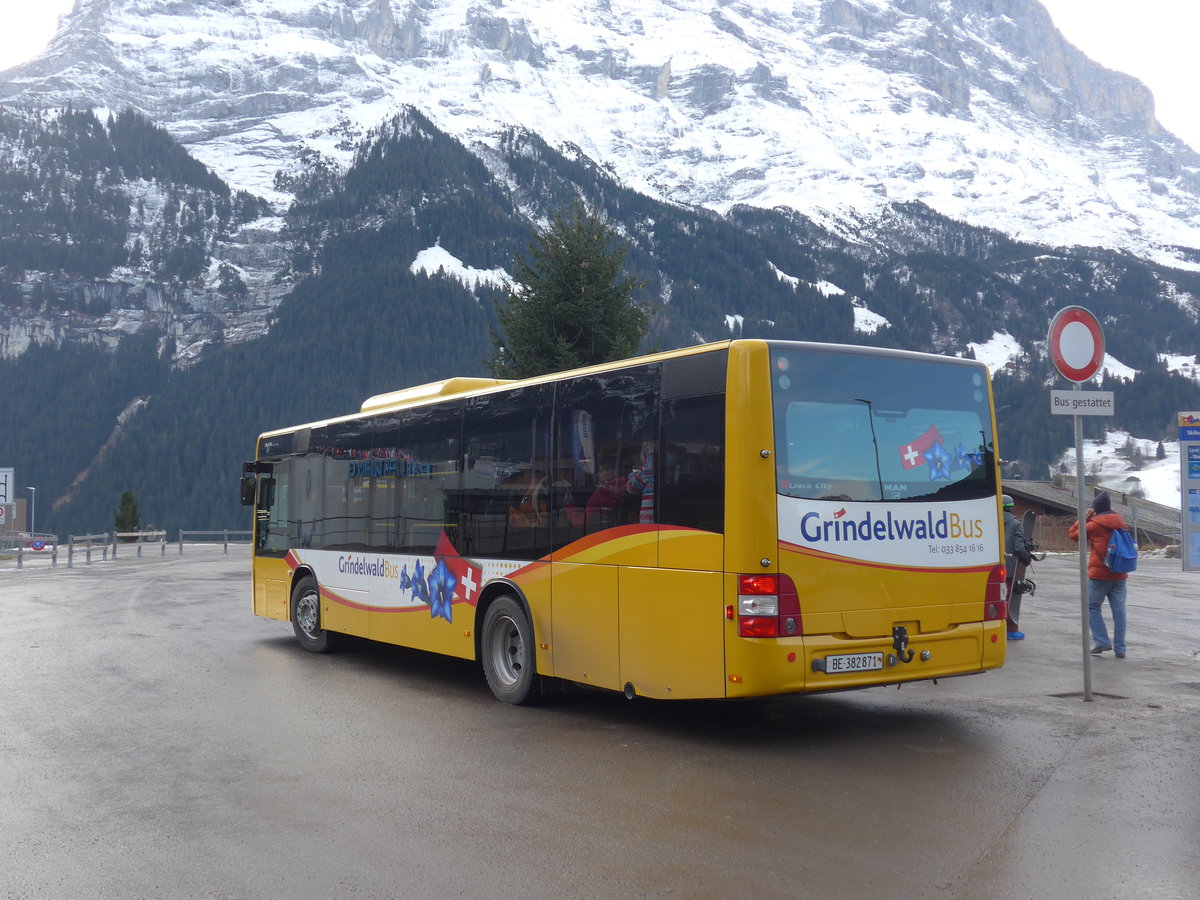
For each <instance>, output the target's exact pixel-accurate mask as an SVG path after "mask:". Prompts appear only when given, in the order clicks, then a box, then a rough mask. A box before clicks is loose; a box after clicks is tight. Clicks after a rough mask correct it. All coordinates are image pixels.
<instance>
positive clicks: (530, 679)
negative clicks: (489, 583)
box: [479, 595, 538, 706]
mask: <svg viewBox="0 0 1200 900" xmlns="http://www.w3.org/2000/svg"><path fill="white" fill-rule="evenodd" d="M479 649H480V655H481V656H482V657H483V659H482V662H483V674H484V675H485V676H486V677H487V683H488V687H490V688H491V689H492V693H493V694H495V695H496V699H497V700H503V701H504V702H505V703H513V704H516V705H518V706H520V705H523V704H526V703H533V702H534V701H536V700H537V699H538V690H537V681H538V678H537V666H536V665H535V663H534V644H533V626H532V625H530V624H529V617H528V616H527V615H526V614H525V609H524V607H522V606H521V604H520V603H518V602H517V600H516V599H515V598H514V597H512V596H511V595H505V596H503V597H498V598H497V599H496V602H495V603H493V604H492V605H491V606H489V607H488V610H487V613H486V614H485V615H484V617H483V633H482V639H481V641H480V645H479Z"/></svg>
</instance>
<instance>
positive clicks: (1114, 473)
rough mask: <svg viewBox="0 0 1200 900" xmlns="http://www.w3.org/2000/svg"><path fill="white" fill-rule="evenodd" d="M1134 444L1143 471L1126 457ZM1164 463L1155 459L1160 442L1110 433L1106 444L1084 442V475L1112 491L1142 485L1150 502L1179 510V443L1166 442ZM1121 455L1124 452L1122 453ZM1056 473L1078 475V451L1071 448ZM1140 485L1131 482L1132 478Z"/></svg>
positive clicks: (1064, 455) (1104, 442)
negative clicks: (1130, 445) (1137, 450)
mask: <svg viewBox="0 0 1200 900" xmlns="http://www.w3.org/2000/svg"><path fill="white" fill-rule="evenodd" d="M1130 441H1132V444H1133V446H1134V447H1136V448H1138V449H1140V450H1141V451H1142V456H1143V457H1144V462H1143V463H1142V467H1141V468H1140V469H1135V468H1133V463H1132V461H1131V460H1130V459H1128V458H1127V457H1126V455H1124V450H1125V449H1126V448H1127V447H1128V445H1129V443H1130ZM1162 445H1163V450H1164V451H1165V452H1166V457H1165V458H1164V459H1155V458H1154V456H1155V453H1156V452H1157V450H1158V441H1154V440H1145V439H1142V438H1136V437H1131V436H1130V435H1129V434H1128V433H1127V432H1124V431H1110V432H1108V435H1107V436H1106V438H1105V439H1104V440H1103V441H1088V440H1085V441H1084V442H1083V471H1084V474H1085V475H1090V476H1093V477H1095V478H1096V480H1097V481H1098V482H1099V483H1100V484H1101V485H1103V486H1104V487H1105V488H1107V489H1109V490H1115V491H1118V492H1120V493H1128V492H1129V491H1130V490H1131V489H1132V488H1133V487H1134V486H1135V485H1136V484H1138V483H1139V482H1140V484H1141V488H1142V490H1143V491H1145V496H1146V499H1147V500H1149V501H1151V502H1152V503H1161V504H1162V505H1163V506H1173V507H1175V508H1176V509H1179V499H1180V498H1179V442H1178V441H1163V442H1162ZM1118 451H1122V452H1121V453H1119V452H1118ZM1055 471H1056V472H1064V471H1065V472H1068V473H1070V475H1071V476H1072V477H1074V474H1075V448H1074V447H1073V446H1072V447H1068V448H1067V450H1066V452H1065V453H1064V454H1063V455H1062V457H1061V458H1060V459H1059V462H1058V464H1056V465H1055ZM1131 477H1132V478H1136V479H1138V481H1137V482H1133V481H1127V479H1129V478H1131Z"/></svg>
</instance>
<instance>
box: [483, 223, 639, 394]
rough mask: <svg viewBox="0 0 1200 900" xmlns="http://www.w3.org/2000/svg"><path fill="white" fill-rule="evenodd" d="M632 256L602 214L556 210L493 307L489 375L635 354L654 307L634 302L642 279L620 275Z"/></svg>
mask: <svg viewBox="0 0 1200 900" xmlns="http://www.w3.org/2000/svg"><path fill="white" fill-rule="evenodd" d="M627 252H628V248H627V246H626V245H625V243H624V242H623V241H621V240H619V239H618V238H617V237H616V235H615V233H614V232H613V230H612V229H611V228H610V227H609V226H608V224H607V223H606V222H605V221H604V219H603V218H602V216H601V214H600V213H599V212H598V211H596V210H594V209H589V208H586V207H584V206H582V205H581V204H578V203H576V204H575V205H573V206H572V207H571V209H570V210H569V211H566V212H562V211H560V212H559V213H557V214H556V215H555V216H554V219H553V221H552V222H551V224H550V226H549V227H548V228H547V229H546V230H545V231H544V232H542V233H541V234H539V235H537V237H535V238H534V240H533V241H532V242H531V243H530V246H529V249H528V258H527V259H520V260H518V261H517V263H516V279H515V284H513V285H512V286H511V287H510V289H509V291H508V294H507V296H506V297H505V299H504V300H502V301H500V302H499V303H498V304H497V305H496V318H497V320H498V321H499V325H500V328H499V329H495V328H493V329H492V343H493V344H494V346H495V347H496V353H495V355H493V356H492V357H491V358H490V359H488V360H487V365H488V368H489V369H490V370H491V372H492V374H494V375H496V376H497V377H500V378H527V377H530V376H533V375H541V374H543V373H546V372H556V371H561V370H563V369H572V368H576V367H578V366H587V365H594V364H596V363H602V362H610V361H612V360H616V359H624V358H626V357H629V356H633V355H634V354H635V353H636V352H637V349H638V345H639V343H640V342H641V340H642V338H643V336H644V335H645V334H646V328H647V326H648V325H649V322H650V310H649V309H647V308H646V307H645V306H643V305H641V304H639V303H637V302H636V301H635V300H634V299H633V294H634V292H635V291H637V290H638V289H640V288H641V287H643V286H644V282H640V281H636V280H634V279H632V278H629V277H621V268H622V266H623V265H624V262H625V257H626V254H627Z"/></svg>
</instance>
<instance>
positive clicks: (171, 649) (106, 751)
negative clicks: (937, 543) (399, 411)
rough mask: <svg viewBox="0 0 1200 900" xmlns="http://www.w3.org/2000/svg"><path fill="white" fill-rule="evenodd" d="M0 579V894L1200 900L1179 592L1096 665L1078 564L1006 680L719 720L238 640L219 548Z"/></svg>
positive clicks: (1176, 585) (457, 664)
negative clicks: (1121, 651) (1118, 654)
mask: <svg viewBox="0 0 1200 900" xmlns="http://www.w3.org/2000/svg"><path fill="white" fill-rule="evenodd" d="M5 565H6V564H5V563H4V562H0V607H2V608H3V610H4V612H5V628H4V630H3V631H2V632H0V684H3V688H2V689H0V690H2V692H3V693H2V696H3V703H2V709H3V718H2V721H0V766H2V767H3V770H4V771H5V774H6V778H5V782H6V787H5V789H4V791H3V792H0V834H2V835H3V836H4V839H5V848H6V849H5V859H4V862H3V863H2V864H0V896H2V897H6V898H7V897H39V898H40V897H50V898H59V897H70V898H75V897H79V898H84V897H87V898H93V897H95V898H99V897H120V898H128V897H226V898H229V897H245V898H259V897H263V898H266V897H280V898H283V897H287V898H306V897H318V896H321V897H354V898H364V897H372V898H373V897H428V896H463V897H510V896H511V897H516V896H555V897H656V896H668V895H669V896H684V897H729V896H734V895H738V896H746V897H796V896H813V897H893V896H896V895H914V896H923V897H929V896H933V897H962V898H993V897H995V898H1000V897H1038V898H1056V897H1063V898H1074V897H1083V896H1087V897H1114V898H1115V897H1127V896H1138V897H1148V896H1153V897H1180V898H1184V897H1187V898H1192V897H1197V896H1200V853H1197V850H1196V847H1197V846H1200V655H1198V653H1200V580H1197V579H1198V577H1200V576H1195V575H1185V574H1184V573H1182V572H1181V571H1180V569H1179V561H1178V560H1158V559H1147V560H1143V562H1142V564H1141V567H1140V569H1139V571H1138V572H1137V573H1135V575H1134V576H1133V577H1132V581H1131V586H1130V595H1129V622H1130V626H1129V655H1128V657H1127V658H1126V659H1124V660H1117V659H1115V658H1114V657H1113V655H1112V654H1111V653H1109V654H1105V655H1104V656H1102V657H1100V658H1098V659H1093V660H1091V663H1092V690H1093V692H1094V694H1095V700H1094V701H1093V702H1090V703H1085V702H1084V701H1083V699H1082V697H1081V694H1082V691H1083V662H1082V656H1083V645H1082V635H1081V628H1080V609H1079V606H1080V604H1079V588H1078V567H1077V562H1076V559H1075V557H1073V556H1069V555H1066V556H1061V557H1054V558H1051V559H1048V560H1046V561H1044V562H1042V563H1039V564H1037V565H1036V566H1035V567H1034V570H1033V572H1032V575H1033V578H1034V580H1035V581H1037V583H1038V590H1037V593H1036V594H1035V595H1034V596H1033V597H1032V598H1027V599H1026V600H1025V605H1024V610H1023V619H1022V623H1021V624H1022V627H1023V629H1024V630H1025V631H1026V633H1027V635H1028V637H1027V639H1026V640H1025V641H1021V642H1019V643H1013V644H1010V647H1009V649H1010V654H1009V662H1008V664H1007V665H1006V666H1005V668H1004V669H1002V670H1000V671H997V672H992V673H988V674H985V675H980V676H976V677H970V678H956V679H944V680H942V681H941V682H940V683H939V684H936V685H934V684H931V683H922V684H915V685H907V686H905V687H904V688H903V689H899V690H898V689H896V688H877V689H872V690H869V691H861V692H854V693H846V694H833V695H826V696H813V697H784V698H773V699H768V700H756V701H741V702H736V703H720V702H705V703H699V702H688V703H668V702H652V701H645V700H636V701H633V702H629V701H626V700H624V699H623V698H621V697H620V696H618V695H614V694H608V693H603V692H589V691H578V692H571V693H568V694H566V695H563V696H560V697H555V698H554V699H552V700H551V701H550V702H549V703H547V704H545V705H543V706H541V707H537V708H527V709H516V708H512V707H508V706H505V705H503V704H501V703H498V702H496V701H495V700H493V699H492V696H491V694H490V692H489V691H488V689H487V686H486V685H485V683H484V681H483V678H482V676H481V674H480V673H479V671H478V669H477V667H475V666H474V665H473V664H470V663H465V662H462V661H458V660H449V659H443V658H438V657H431V656H428V655H425V654H421V653H417V652H413V651H406V650H402V649H399V648H391V647H382V646H378V645H372V644H369V643H366V642H360V641H354V642H351V646H350V647H349V648H348V649H347V650H346V651H344V652H342V653H338V654H333V655H328V656H316V655H313V654H309V653H306V652H305V651H303V650H301V649H300V648H299V647H298V646H297V645H296V643H295V641H294V640H293V639H292V637H291V630H290V626H289V625H287V624H286V623H279V622H271V621H266V620H262V619H257V618H255V617H254V616H252V615H251V614H250V611H249V609H250V600H249V576H248V559H247V557H246V551H245V549H244V548H237V549H232V550H231V552H230V554H229V555H225V554H223V553H222V552H221V550H220V548H216V549H208V550H205V549H204V548H196V549H193V548H191V547H189V549H188V551H187V553H186V555H184V556H177V555H174V554H172V553H168V554H167V555H166V556H165V557H150V558H144V559H141V560H138V559H136V558H129V559H127V558H121V559H118V560H115V561H113V560H110V561H107V562H103V563H99V564H94V565H92V566H87V567H76V568H73V569H65V568H62V567H61V566H60V568H58V569H55V570H51V569H50V568H49V567H48V566H39V565H37V564H30V563H29V562H28V561H27V562H26V568H25V569H24V570H22V571H19V572H18V571H15V570H14V569H12V568H5Z"/></svg>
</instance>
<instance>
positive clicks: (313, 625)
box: [291, 575, 333, 653]
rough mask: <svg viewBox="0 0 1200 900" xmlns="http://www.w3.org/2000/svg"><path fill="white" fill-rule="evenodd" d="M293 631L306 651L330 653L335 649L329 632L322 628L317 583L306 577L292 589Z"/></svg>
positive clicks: (319, 595)
mask: <svg viewBox="0 0 1200 900" xmlns="http://www.w3.org/2000/svg"><path fill="white" fill-rule="evenodd" d="M291 612H292V631H294V632H295V633H296V640H298V641H299V642H300V646H301V647H303V648H304V649H305V650H311V651H312V652H313V653H328V652H329V651H330V650H331V649H333V640H332V638H331V637H330V634H329V632H328V631H326V630H325V629H324V628H322V627H321V593H320V591H319V590H318V589H317V581H316V579H315V578H312V577H311V576H308V575H306V576H304V577H303V578H301V579H300V580H299V581H297V582H296V586H295V587H294V588H293V589H292V610H291Z"/></svg>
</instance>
